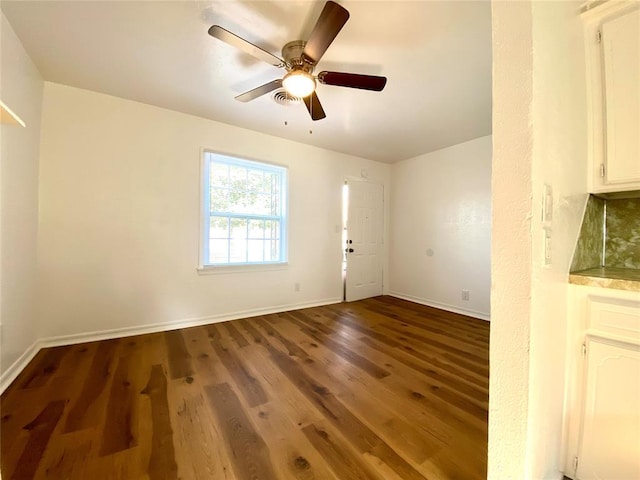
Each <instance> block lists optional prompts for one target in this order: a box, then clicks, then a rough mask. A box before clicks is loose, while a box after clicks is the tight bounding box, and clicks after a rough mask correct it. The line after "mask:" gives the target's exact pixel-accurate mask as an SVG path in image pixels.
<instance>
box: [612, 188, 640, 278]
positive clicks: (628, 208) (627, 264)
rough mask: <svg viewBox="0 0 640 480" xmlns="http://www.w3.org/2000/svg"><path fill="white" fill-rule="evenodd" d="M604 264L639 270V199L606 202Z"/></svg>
mask: <svg viewBox="0 0 640 480" xmlns="http://www.w3.org/2000/svg"><path fill="white" fill-rule="evenodd" d="M605 218H606V238H605V258H604V264H605V265H606V266H607V267H621V268H640V198H629V199H617V200H606V217H605Z"/></svg>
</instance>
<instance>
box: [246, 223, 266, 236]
mask: <svg viewBox="0 0 640 480" xmlns="http://www.w3.org/2000/svg"><path fill="white" fill-rule="evenodd" d="M249 238H250V239H263V238H264V220H249Z"/></svg>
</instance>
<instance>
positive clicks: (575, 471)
mask: <svg viewBox="0 0 640 480" xmlns="http://www.w3.org/2000/svg"><path fill="white" fill-rule="evenodd" d="M577 472H578V457H573V476H574V477H575V475H576V473H577Z"/></svg>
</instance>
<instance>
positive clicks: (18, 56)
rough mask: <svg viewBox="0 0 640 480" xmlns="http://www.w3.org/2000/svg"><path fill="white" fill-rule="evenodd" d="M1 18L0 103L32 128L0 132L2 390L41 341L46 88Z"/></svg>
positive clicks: (9, 127) (4, 128) (9, 128)
mask: <svg viewBox="0 0 640 480" xmlns="http://www.w3.org/2000/svg"><path fill="white" fill-rule="evenodd" d="M0 17H1V18H0V37H1V41H0V45H1V50H0V59H1V67H0V68H1V71H2V75H1V83H0V98H2V100H3V101H4V102H5V103H6V104H7V105H8V106H9V107H10V108H11V109H12V110H13V111H15V112H16V114H17V115H18V116H20V118H22V120H24V121H25V123H26V125H27V127H26V128H22V127H19V126H15V125H2V126H1V127H0V129H1V130H0V135H1V138H0V144H1V159H0V179H1V187H0V188H1V192H2V193H1V196H0V206H1V209H0V217H1V227H0V252H1V253H0V257H1V268H0V290H1V307H0V323H1V324H2V341H1V344H0V350H1V355H0V372H1V373H2V377H1V378H2V381H1V382H0V384H2V385H4V384H5V383H6V382H7V381H8V379H9V378H10V377H12V376H13V375H14V374H15V373H17V371H16V368H17V367H16V365H15V362H16V361H17V360H18V359H19V358H20V357H21V356H23V355H28V354H29V351H30V347H31V346H32V345H33V344H34V342H35V341H36V339H37V337H38V331H37V326H36V323H37V322H36V311H35V299H36V298H37V295H36V288H37V280H36V257H37V251H36V249H37V235H38V158H39V148H40V110H41V104H42V89H43V82H42V78H41V76H40V73H39V72H38V70H37V69H36V67H35V66H34V64H33V63H32V62H31V59H30V58H29V56H28V55H27V53H26V52H25V50H24V48H23V47H22V44H21V43H20V41H19V40H18V38H17V37H16V35H15V33H14V31H13V29H12V28H11V25H10V24H9V22H8V21H7V19H6V18H5V16H4V14H0ZM0 386H1V385H0Z"/></svg>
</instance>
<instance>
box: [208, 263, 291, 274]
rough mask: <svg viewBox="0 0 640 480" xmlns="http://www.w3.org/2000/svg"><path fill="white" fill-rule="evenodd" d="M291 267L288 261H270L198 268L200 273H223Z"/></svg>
mask: <svg viewBox="0 0 640 480" xmlns="http://www.w3.org/2000/svg"><path fill="white" fill-rule="evenodd" d="M287 268H289V263H288V262H283V263H268V264H265V265H229V266H213V265H206V266H201V267H198V268H197V269H196V270H197V272H198V275H221V274H228V273H257V272H275V271H279V270H286V269H287Z"/></svg>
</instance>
